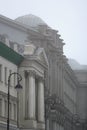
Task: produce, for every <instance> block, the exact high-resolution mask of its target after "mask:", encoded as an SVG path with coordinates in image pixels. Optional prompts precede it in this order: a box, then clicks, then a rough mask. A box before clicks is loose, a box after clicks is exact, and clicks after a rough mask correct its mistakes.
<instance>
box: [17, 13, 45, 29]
mask: <svg viewBox="0 0 87 130" xmlns="http://www.w3.org/2000/svg"><path fill="white" fill-rule="evenodd" d="M15 21H17V22H19V23H22V24H24V25H26V26H30V27H37V26H38V25H47V24H46V23H45V22H44V21H43V20H42V19H41V18H40V17H37V16H35V15H32V14H29V15H24V16H20V17H18V18H16V19H15Z"/></svg>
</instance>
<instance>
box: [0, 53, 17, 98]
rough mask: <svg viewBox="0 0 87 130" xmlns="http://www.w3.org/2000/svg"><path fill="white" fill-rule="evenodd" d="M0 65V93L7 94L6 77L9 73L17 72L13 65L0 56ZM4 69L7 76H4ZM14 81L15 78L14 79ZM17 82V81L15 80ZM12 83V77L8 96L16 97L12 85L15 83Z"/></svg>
mask: <svg viewBox="0 0 87 130" xmlns="http://www.w3.org/2000/svg"><path fill="white" fill-rule="evenodd" d="M0 64H1V65H2V70H1V71H2V74H1V75H2V81H0V91H2V92H4V93H7V88H8V86H7V85H8V76H9V74H10V73H12V72H17V66H16V65H15V64H13V63H11V62H10V61H8V60H6V59H5V58H3V57H1V56H0ZM5 68H6V69H7V72H6V73H7V75H5ZM5 77H6V80H7V81H6V83H5ZM15 80H16V78H15ZM16 81H17V80H16ZM16 81H14V75H13V76H12V77H11V89H10V94H11V95H12V96H14V97H16V96H17V94H16V91H14V85H16V84H15V82H16Z"/></svg>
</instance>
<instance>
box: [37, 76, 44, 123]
mask: <svg viewBox="0 0 87 130" xmlns="http://www.w3.org/2000/svg"><path fill="white" fill-rule="evenodd" d="M38 121H39V122H44V80H43V78H39V80H38Z"/></svg>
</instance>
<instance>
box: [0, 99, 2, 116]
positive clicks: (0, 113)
mask: <svg viewBox="0 0 87 130" xmlns="http://www.w3.org/2000/svg"><path fill="white" fill-rule="evenodd" d="M0 116H2V99H0Z"/></svg>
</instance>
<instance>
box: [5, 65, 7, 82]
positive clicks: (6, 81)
mask: <svg viewBox="0 0 87 130" xmlns="http://www.w3.org/2000/svg"><path fill="white" fill-rule="evenodd" d="M5 84H7V67H5Z"/></svg>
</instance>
